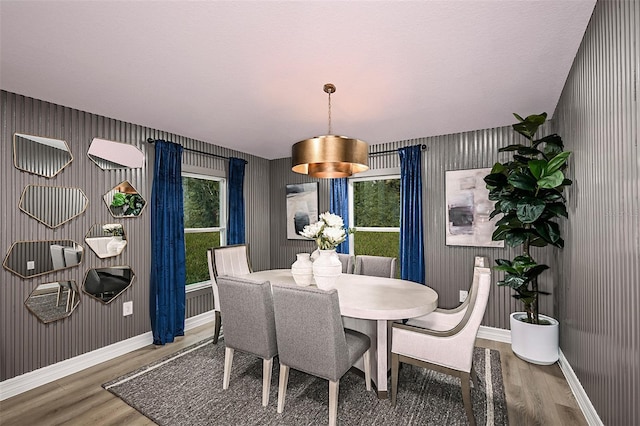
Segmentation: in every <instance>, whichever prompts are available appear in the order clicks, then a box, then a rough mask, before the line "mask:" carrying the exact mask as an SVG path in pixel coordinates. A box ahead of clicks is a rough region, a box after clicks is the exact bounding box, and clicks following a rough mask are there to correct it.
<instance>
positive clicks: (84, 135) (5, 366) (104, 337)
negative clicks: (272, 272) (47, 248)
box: [0, 91, 270, 381]
mask: <svg viewBox="0 0 640 426" xmlns="http://www.w3.org/2000/svg"><path fill="white" fill-rule="evenodd" d="M0 108H1V113H0V120H1V121H0V141H1V145H0V155H1V156H0V158H1V165H2V170H1V171H0V173H1V175H2V183H3V185H2V186H3V191H2V201H3V202H2V203H0V215H1V217H2V219H1V222H2V225H1V231H2V232H1V236H0V239H1V241H2V243H1V244H2V245H1V247H0V248H1V249H2V252H3V254H4V255H6V254H7V251H8V250H9V248H10V247H11V245H12V243H14V242H15V241H24V240H29V241H35V240H67V239H69V240H73V241H76V242H78V243H80V244H81V245H82V246H83V247H84V256H83V260H82V263H81V264H80V266H79V267H74V268H69V269H65V270H61V271H58V272H54V273H49V274H46V275H41V276H39V277H35V278H29V279H23V278H20V277H19V276H17V275H15V274H13V273H10V272H8V271H7V270H6V269H4V268H2V270H1V271H0V336H1V338H2V345H1V347H0V351H1V353H0V359H1V360H2V362H1V363H0V381H2V380H6V379H9V378H12V377H15V376H17V375H20V374H23V373H26V372H29V371H32V370H34V369H37V368H41V367H45V366H47V365H51V364H54V363H56V362H60V361H62V360H65V359H68V358H72V357H74V356H77V355H80V354H83V353H86V352H89V351H92V350H95V349H99V348H101V347H104V346H107V345H110V344H113V343H115V342H118V341H121V340H124V339H127V338H130V337H133V336H137V335H140V334H143V333H146V332H148V331H149V330H150V322H149V307H148V300H149V291H148V289H149V271H150V257H151V245H150V236H149V235H150V228H151V223H150V209H148V208H145V209H144V210H143V211H142V215H141V216H140V217H138V218H122V219H116V218H114V217H112V216H111V214H110V213H109V210H108V208H107V207H106V205H105V203H104V201H103V199H102V197H103V195H104V194H105V193H106V192H107V191H108V190H110V189H111V188H113V187H114V186H116V185H118V184H119V183H120V182H122V181H124V180H128V181H129V182H130V183H131V184H132V185H133V186H134V187H135V188H136V189H137V190H138V192H139V193H140V194H141V195H142V196H143V197H144V198H145V199H146V200H147V202H150V200H151V187H152V177H153V162H154V157H153V156H154V149H153V146H152V145H149V144H147V143H146V139H147V138H149V137H151V138H154V139H165V140H170V141H172V142H176V143H180V144H182V145H183V146H185V147H188V148H193V149H199V150H203V151H206V152H211V153H215V154H218V155H224V156H237V157H240V158H245V159H246V160H248V164H247V168H246V175H245V201H246V219H247V237H248V244H249V245H250V247H251V249H252V250H251V262H252V264H253V265H254V267H256V269H266V268H268V267H269V262H270V259H269V239H270V235H269V231H268V230H269V214H268V208H267V206H268V199H269V191H268V188H269V179H268V174H269V161H268V160H265V159H262V158H259V157H254V156H250V155H247V154H244V153H240V152H237V151H232V150H229V149H226V148H221V147H218V146H214V145H211V144H206V143H204V142H200V141H195V140H192V139H188V138H185V137H181V136H178V135H173V134H168V133H165V132H161V131H158V130H153V129H149V128H146V127H142V126H138V125H135V124H131V123H126V122H122V121H119V120H113V119H109V118H106V117H101V116H98V115H94V114H90V113H87V112H83V111H79V110H75V109H72V108H66V107H63V106H59V105H54V104H51V103H48V102H43V101H39V100H35V99H32V98H28V97H24V96H21V95H17V94H13V93H9V92H6V91H0ZM14 132H18V133H26V134H30V135H39V136H45V137H50V138H55V139H63V140H65V141H66V142H67V144H68V145H69V148H70V150H71V152H72V154H73V161H72V162H71V164H69V165H68V166H67V167H66V168H65V169H64V170H63V171H62V172H60V173H59V174H58V175H56V176H55V177H53V178H51V179H47V178H45V177H42V176H37V175H34V174H30V173H27V172H24V171H21V170H18V169H16V168H15V167H14V165H13V134H14ZM94 137H99V138H103V139H108V140H113V141H118V142H124V143H127V144H131V145H134V146H136V147H138V148H139V149H141V150H142V152H143V153H145V156H146V163H145V166H144V167H143V168H142V169H120V170H101V169H100V168H99V167H98V166H96V165H95V164H94V163H93V162H92V161H91V160H90V159H89V157H88V156H87V155H86V152H87V150H88V148H89V145H90V143H91V140H92V139H93V138H94ZM183 164H188V165H192V166H197V167H202V168H204V169H211V170H218V171H225V170H226V166H227V161H226V160H222V159H216V158H214V157H210V156H205V155H201V154H195V153H191V152H186V151H185V153H184V156H183ZM29 184H31V185H45V186H56V187H69V188H71V187H73V188H80V189H81V190H82V191H83V192H84V194H86V196H87V198H88V199H89V205H88V207H87V209H86V211H84V212H83V213H81V214H80V215H79V216H77V217H76V218H74V219H72V220H70V221H69V222H67V223H65V224H63V225H61V226H59V227H57V228H55V229H50V228H48V227H46V226H45V225H43V224H42V223H39V222H37V221H36V220H35V219H33V218H31V217H30V216H28V215H27V214H25V213H24V212H22V211H20V210H19V208H18V202H19V200H20V196H21V194H22V191H23V189H24V188H25V186H26V185H29ZM265 211H267V214H265ZM112 222H118V223H122V224H123V226H124V228H125V232H126V235H127V240H128V245H127V247H126V248H125V250H124V252H123V253H122V254H121V255H119V256H116V257H112V258H107V259H99V258H98V257H97V256H96V255H95V254H94V253H93V251H91V250H90V249H89V247H88V246H87V245H86V244H85V242H84V236H85V235H86V234H87V232H89V230H90V229H91V227H92V226H93V225H94V224H96V223H112ZM117 265H129V266H130V267H131V268H132V270H133V271H134V273H135V275H136V277H135V280H134V282H133V285H132V286H131V287H130V288H129V289H127V290H126V291H125V292H124V293H123V294H122V295H120V296H119V297H118V298H117V299H116V300H115V301H114V302H113V303H110V304H109V305H103V304H101V303H99V302H97V301H96V300H94V299H92V298H90V297H88V296H86V295H84V294H83V293H81V294H80V305H79V306H78V308H77V309H76V310H75V311H74V313H73V314H72V315H71V316H70V317H69V318H67V319H64V320H61V321H57V322H54V323H50V324H46V325H45V324H42V323H41V322H39V321H38V320H37V318H36V317H35V316H34V315H32V314H31V313H30V312H29V311H28V310H27V309H26V307H25V306H24V302H25V300H26V299H27V297H28V296H29V294H30V293H31V292H32V291H33V290H34V289H35V288H36V287H37V286H38V285H39V284H43V283H47V282H52V281H58V280H75V281H76V283H78V285H79V286H81V285H82V282H83V280H84V276H85V273H86V271H87V270H88V269H89V268H94V267H108V266H117ZM130 300H131V301H133V315H132V316H128V317H123V316H122V303H123V302H125V301H130ZM212 308H213V303H212V299H211V291H210V290H209V289H205V290H202V291H196V292H193V293H188V294H187V315H188V316H193V315H197V314H200V313H202V312H206V311H209V310H211V309H212Z"/></svg>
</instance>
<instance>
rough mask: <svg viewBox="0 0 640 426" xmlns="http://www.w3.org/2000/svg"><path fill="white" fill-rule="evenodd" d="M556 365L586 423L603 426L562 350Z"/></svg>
mask: <svg viewBox="0 0 640 426" xmlns="http://www.w3.org/2000/svg"><path fill="white" fill-rule="evenodd" d="M558 365H559V366H560V370H562V374H564V377H565V379H567V383H569V387H570V388H571V391H572V392H573V396H575V398H576V401H577V402H578V406H579V407H580V410H582V414H584V417H585V419H586V420H587V423H588V424H589V425H593V426H604V423H602V420H601V419H600V416H599V415H598V412H597V411H596V409H595V407H594V406H593V404H591V400H590V399H589V396H588V395H587V393H586V392H585V390H584V388H583V387H582V384H581V383H580V380H578V376H576V373H575V372H574V371H573V368H571V364H569V361H567V358H566V357H565V356H564V353H563V352H562V349H560V358H559V359H558Z"/></svg>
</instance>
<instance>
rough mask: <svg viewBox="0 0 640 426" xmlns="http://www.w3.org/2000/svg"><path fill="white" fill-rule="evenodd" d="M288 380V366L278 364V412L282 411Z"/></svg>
mask: <svg viewBox="0 0 640 426" xmlns="http://www.w3.org/2000/svg"><path fill="white" fill-rule="evenodd" d="M288 382H289V367H288V366H286V365H284V364H280V382H279V384H278V413H282V412H283V411H284V399H285V398H286V396H287V383H288Z"/></svg>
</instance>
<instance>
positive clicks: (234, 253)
mask: <svg viewBox="0 0 640 426" xmlns="http://www.w3.org/2000/svg"><path fill="white" fill-rule="evenodd" d="M213 268H214V269H213V272H214V274H215V276H216V277H220V276H222V275H227V276H230V277H235V276H238V275H244V274H249V273H251V272H253V271H252V270H251V264H250V262H249V249H248V248H247V245H246V244H237V245H233V246H224V247H216V248H214V249H213Z"/></svg>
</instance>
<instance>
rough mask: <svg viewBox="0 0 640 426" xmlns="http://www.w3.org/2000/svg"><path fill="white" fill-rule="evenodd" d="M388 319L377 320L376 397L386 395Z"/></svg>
mask: <svg viewBox="0 0 640 426" xmlns="http://www.w3.org/2000/svg"><path fill="white" fill-rule="evenodd" d="M388 330H389V321H387V320H378V330H377V331H378V333H377V334H378V336H377V346H378V348H377V352H378V368H377V370H378V371H377V374H378V380H377V383H376V386H377V387H378V398H380V399H386V398H387V397H388V392H387V374H388V371H389V357H388V353H389V338H388V336H389V334H388V333H389V331H388Z"/></svg>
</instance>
